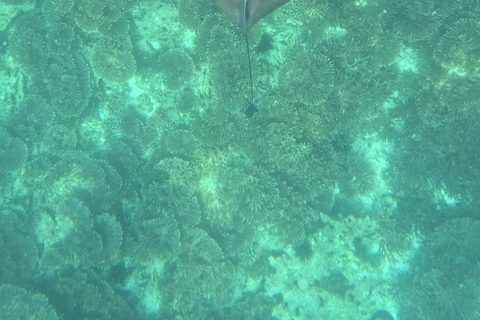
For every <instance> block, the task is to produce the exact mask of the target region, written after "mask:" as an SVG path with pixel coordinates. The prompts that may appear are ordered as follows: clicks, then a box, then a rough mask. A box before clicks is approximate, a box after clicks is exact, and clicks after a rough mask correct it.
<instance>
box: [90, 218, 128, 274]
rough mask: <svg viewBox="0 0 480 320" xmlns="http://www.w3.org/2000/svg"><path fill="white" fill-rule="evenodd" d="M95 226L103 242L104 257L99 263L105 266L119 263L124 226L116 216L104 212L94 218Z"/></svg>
mask: <svg viewBox="0 0 480 320" xmlns="http://www.w3.org/2000/svg"><path fill="white" fill-rule="evenodd" d="M94 228H95V231H96V232H97V233H98V234H99V235H100V237H101V242H102V255H101V256H102V258H101V259H99V261H98V262H97V263H98V264H100V265H103V266H111V265H113V264H115V263H117V262H118V259H119V253H120V246H121V245H122V241H123V232H122V227H121V226H120V224H119V223H118V221H117V219H116V218H115V216H112V215H109V214H107V213H103V214H101V215H99V216H96V217H95V218H94Z"/></svg>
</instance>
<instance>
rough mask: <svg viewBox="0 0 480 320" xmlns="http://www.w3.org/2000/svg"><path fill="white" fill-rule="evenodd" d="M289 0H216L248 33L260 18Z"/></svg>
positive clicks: (241, 28) (234, 21) (242, 29)
mask: <svg viewBox="0 0 480 320" xmlns="http://www.w3.org/2000/svg"><path fill="white" fill-rule="evenodd" d="M288 1H289V0H215V2H216V3H217V5H218V6H219V7H220V9H222V11H223V12H225V13H226V14H227V15H228V16H229V17H230V19H231V20H232V22H233V23H235V24H236V25H238V27H239V28H240V30H241V31H242V32H243V33H244V34H246V33H247V31H248V29H250V28H251V27H252V26H253V25H254V24H255V23H257V22H258V21H259V20H260V19H262V18H263V17H265V16H266V15H268V14H269V13H271V12H273V11H275V10H276V9H277V8H279V7H280V6H281V5H283V4H285V3H287V2H288Z"/></svg>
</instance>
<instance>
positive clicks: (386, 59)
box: [370, 30, 403, 65]
mask: <svg viewBox="0 0 480 320" xmlns="http://www.w3.org/2000/svg"><path fill="white" fill-rule="evenodd" d="M370 41H371V46H372V47H373V53H374V54H375V61H377V63H378V64H379V65H390V64H392V63H394V62H395V61H396V60H397V58H398V57H399V56H400V53H401V51H402V49H403V45H402V40H401V38H400V36H399V35H398V34H396V33H395V32H393V31H383V30H382V31H381V32H379V33H378V34H375V35H374V36H373V37H372V38H371V39H370Z"/></svg>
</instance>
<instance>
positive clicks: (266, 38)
mask: <svg viewBox="0 0 480 320" xmlns="http://www.w3.org/2000/svg"><path fill="white" fill-rule="evenodd" d="M272 49H273V38H272V36H271V35H269V34H268V33H265V32H264V33H263V34H262V37H261V38H260V41H259V42H258V45H257V46H256V47H255V51H257V52H258V53H262V54H267V53H268V52H269V51H270V50H272Z"/></svg>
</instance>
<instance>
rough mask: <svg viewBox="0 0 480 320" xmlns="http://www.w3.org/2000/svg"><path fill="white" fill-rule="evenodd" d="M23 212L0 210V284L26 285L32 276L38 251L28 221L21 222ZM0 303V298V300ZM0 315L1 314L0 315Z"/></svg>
mask: <svg viewBox="0 0 480 320" xmlns="http://www.w3.org/2000/svg"><path fill="white" fill-rule="evenodd" d="M25 215H26V213H25V212H15V211H13V210H7V209H5V208H2V215H0V229H1V230H2V233H1V235H0V259H1V260H2V263H1V264H0V282H2V283H11V284H22V283H28V282H29V281H30V279H31V277H32V276H33V275H34V268H35V265H36V263H37V261H38V251H37V247H36V244H35V242H34V240H33V238H32V234H31V232H30V229H31V226H30V222H29V221H22V220H24V219H22V216H25ZM0 301H1V298H0ZM0 314H1V313H0Z"/></svg>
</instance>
